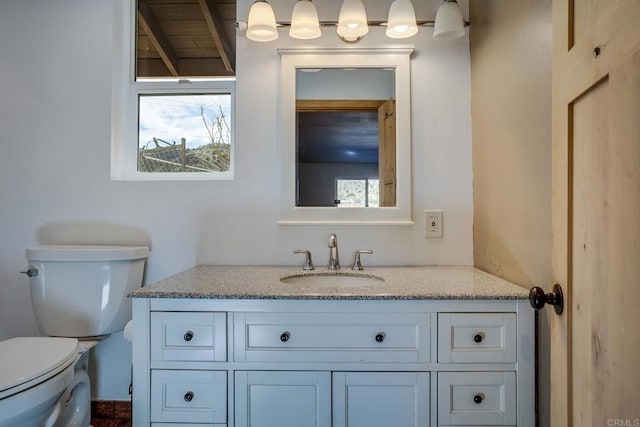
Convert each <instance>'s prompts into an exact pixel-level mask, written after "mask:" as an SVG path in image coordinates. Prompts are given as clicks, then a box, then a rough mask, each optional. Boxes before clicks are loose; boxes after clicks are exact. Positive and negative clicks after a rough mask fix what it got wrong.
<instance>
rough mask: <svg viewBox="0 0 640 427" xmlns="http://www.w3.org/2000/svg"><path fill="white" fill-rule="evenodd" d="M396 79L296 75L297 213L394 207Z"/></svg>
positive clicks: (315, 72) (364, 72)
mask: <svg viewBox="0 0 640 427" xmlns="http://www.w3.org/2000/svg"><path fill="white" fill-rule="evenodd" d="M395 121H396V117H395V72H394V69H384V68H357V69H354V68H349V69H340V68H322V69H321V68H314V69H306V68H299V69H297V70H296V206H310V207H332V206H336V207H393V206H396V130H395Z"/></svg>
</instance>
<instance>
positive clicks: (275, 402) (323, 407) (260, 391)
mask: <svg viewBox="0 0 640 427" xmlns="http://www.w3.org/2000/svg"><path fill="white" fill-rule="evenodd" d="M235 417H236V419H235V427H249V426H251V427H331V374H330V373H329V372H296V371H278V372H276V371H236V373H235Z"/></svg>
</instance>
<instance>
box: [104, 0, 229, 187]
mask: <svg viewBox="0 0 640 427" xmlns="http://www.w3.org/2000/svg"><path fill="white" fill-rule="evenodd" d="M113 4H114V6H113V7H114V32H113V34H114V44H113V57H114V62H113V63H114V66H113V70H112V71H113V73H112V75H113V81H112V86H113V90H112V135H111V177H112V179H116V180H202V179H220V180H224V179H233V177H234V170H233V165H234V138H233V136H234V101H235V77H234V75H235V71H234V68H235V29H234V28H233V23H234V22H235V0H227V1H224V0H221V1H218V2H208V1H197V0H193V1H183V2H180V3H176V2H175V1H174V0H137V1H136V0H129V1H117V2H114V3H113Z"/></svg>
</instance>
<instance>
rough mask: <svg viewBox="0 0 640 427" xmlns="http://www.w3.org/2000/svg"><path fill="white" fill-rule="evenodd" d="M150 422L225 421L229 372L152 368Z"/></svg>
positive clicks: (213, 422)
mask: <svg viewBox="0 0 640 427" xmlns="http://www.w3.org/2000/svg"><path fill="white" fill-rule="evenodd" d="M151 389H152V390H154V393H152V397H151V421H152V422H163V423H172V422H173V423H212V424H215V423H226V422H227V372H226V371H177V370H176V371H170V370H153V371H151Z"/></svg>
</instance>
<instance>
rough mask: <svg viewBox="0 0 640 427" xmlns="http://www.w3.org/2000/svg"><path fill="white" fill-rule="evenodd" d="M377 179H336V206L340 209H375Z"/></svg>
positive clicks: (378, 192) (376, 202)
mask: <svg viewBox="0 0 640 427" xmlns="http://www.w3.org/2000/svg"><path fill="white" fill-rule="evenodd" d="M378 183H379V181H378V179H377V178H375V179H372V178H365V179H337V180H336V206H338V207H341V208H345V207H347V208H368V207H371V208H377V207H378V206H380V187H379V184H378Z"/></svg>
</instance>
